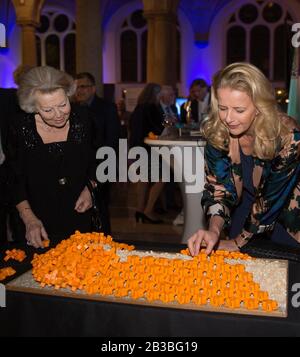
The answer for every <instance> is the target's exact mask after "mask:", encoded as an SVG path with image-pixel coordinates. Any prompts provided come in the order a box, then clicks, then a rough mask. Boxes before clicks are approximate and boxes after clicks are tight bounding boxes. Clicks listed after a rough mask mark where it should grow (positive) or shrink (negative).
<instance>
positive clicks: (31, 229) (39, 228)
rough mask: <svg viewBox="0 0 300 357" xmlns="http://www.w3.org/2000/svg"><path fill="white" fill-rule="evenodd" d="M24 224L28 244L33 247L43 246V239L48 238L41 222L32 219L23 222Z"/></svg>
mask: <svg viewBox="0 0 300 357" xmlns="http://www.w3.org/2000/svg"><path fill="white" fill-rule="evenodd" d="M25 226H26V235H25V237H26V240H27V244H28V245H32V246H33V247H34V248H44V245H43V239H47V240H48V234H47V232H46V230H45V228H44V226H43V223H42V222H41V221H40V220H38V219H35V220H32V221H30V222H28V223H26V224H25Z"/></svg>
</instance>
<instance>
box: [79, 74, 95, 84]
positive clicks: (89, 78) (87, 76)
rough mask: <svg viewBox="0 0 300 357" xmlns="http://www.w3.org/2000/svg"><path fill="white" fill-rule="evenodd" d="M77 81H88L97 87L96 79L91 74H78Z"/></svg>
mask: <svg viewBox="0 0 300 357" xmlns="http://www.w3.org/2000/svg"><path fill="white" fill-rule="evenodd" d="M76 79H87V80H89V81H90V82H91V83H92V85H93V86H95V85H96V80H95V77H94V76H93V75H92V74H91V73H89V72H81V73H78V74H76Z"/></svg>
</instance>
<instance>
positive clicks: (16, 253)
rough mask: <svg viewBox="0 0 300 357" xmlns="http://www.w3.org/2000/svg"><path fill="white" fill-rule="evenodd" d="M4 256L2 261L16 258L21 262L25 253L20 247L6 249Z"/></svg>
mask: <svg viewBox="0 0 300 357" xmlns="http://www.w3.org/2000/svg"><path fill="white" fill-rule="evenodd" d="M5 254H6V256H5V258H4V261H6V262H7V261H8V260H9V259H13V260H17V261H18V262H22V261H23V260H24V259H25V258H26V254H25V252H24V251H23V250H21V249H12V250H7V251H6V252H5Z"/></svg>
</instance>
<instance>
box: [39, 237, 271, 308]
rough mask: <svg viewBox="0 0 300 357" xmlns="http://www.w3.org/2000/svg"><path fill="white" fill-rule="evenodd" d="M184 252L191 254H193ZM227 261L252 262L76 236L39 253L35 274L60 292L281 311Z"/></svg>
mask: <svg viewBox="0 0 300 357" xmlns="http://www.w3.org/2000/svg"><path fill="white" fill-rule="evenodd" d="M117 249H120V250H121V251H123V253H125V255H126V254H127V260H126V261H122V260H121V259H120V254H117ZM118 253H119V252H118ZM181 253H182V254H185V255H187V254H188V251H187V250H185V251H182V252H181ZM121 255H122V254H121ZM226 258H229V259H242V260H243V259H250V257H249V256H247V255H243V254H241V253H236V252H232V253H230V252H226V251H216V252H214V253H212V254H211V255H210V256H207V255H206V254H205V253H204V252H203V251H201V253H200V254H199V255H198V256H197V257H194V258H193V259H188V260H185V259H180V258H178V259H177V258H175V259H170V258H165V257H161V256H159V257H155V256H149V255H148V256H138V255H135V254H134V247H133V246H128V245H126V244H118V243H116V242H114V241H113V240H112V238H111V237H110V236H108V237H105V236H104V235H103V234H102V233H85V234H81V233H80V232H76V233H75V234H74V235H73V236H71V237H70V238H69V239H67V240H65V241H62V242H61V243H60V244H59V245H58V246H57V247H56V248H54V249H51V250H49V251H48V252H47V253H45V254H42V255H37V254H35V256H34V259H33V261H32V265H33V270H32V273H33V277H34V279H35V280H36V281H38V282H39V283H40V284H41V286H42V287H44V286H46V285H47V286H54V287H55V289H60V288H70V289H72V291H76V290H77V289H80V290H84V291H85V292H87V293H88V294H100V295H110V296H114V297H124V298H125V297H126V298H131V299H145V300H147V301H148V302H153V301H158V302H162V303H179V304H196V305H211V306H213V307H227V308H230V309H236V308H246V309H249V310H254V309H263V310H264V311H273V310H276V309H277V308H278V305H277V302H276V301H274V300H271V299H270V298H269V296H268V293H267V292H266V291H261V289H260V286H259V284H258V283H256V282H254V281H253V276H252V274H251V273H249V272H246V271H245V266H244V265H243V264H235V265H234V264H229V263H226V262H225V259H226Z"/></svg>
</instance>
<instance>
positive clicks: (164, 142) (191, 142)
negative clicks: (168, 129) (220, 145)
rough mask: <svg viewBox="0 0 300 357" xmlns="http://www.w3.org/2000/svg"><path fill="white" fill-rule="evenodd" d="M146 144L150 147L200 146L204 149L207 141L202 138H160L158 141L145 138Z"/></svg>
mask: <svg viewBox="0 0 300 357" xmlns="http://www.w3.org/2000/svg"><path fill="white" fill-rule="evenodd" d="M144 142H145V144H147V145H150V146H198V147H204V146H205V145H206V141H205V140H204V139H203V137H201V136H181V137H176V138H172V137H168V136H165V137H159V138H158V139H149V138H145V140H144Z"/></svg>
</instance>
